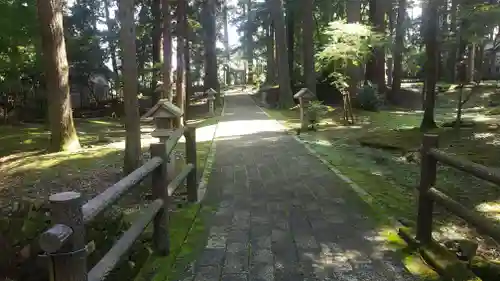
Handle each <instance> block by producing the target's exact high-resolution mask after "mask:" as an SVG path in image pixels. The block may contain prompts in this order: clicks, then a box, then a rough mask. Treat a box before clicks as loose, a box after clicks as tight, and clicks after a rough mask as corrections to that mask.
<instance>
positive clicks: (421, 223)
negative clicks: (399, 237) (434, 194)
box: [416, 134, 438, 244]
mask: <svg viewBox="0 0 500 281" xmlns="http://www.w3.org/2000/svg"><path fill="white" fill-rule="evenodd" d="M437 147H438V136H437V135H429V134H425V135H424V138H423V141H422V147H421V150H420V154H421V164H420V185H419V190H418V191H419V195H418V216H417V237H416V238H417V240H419V241H420V242H422V243H424V244H425V243H428V242H431V240H432V212H433V207H434V201H433V200H432V198H431V196H429V194H428V191H429V189H430V188H431V187H433V186H434V185H435V184H436V172H437V160H436V159H435V158H434V157H433V156H432V155H430V154H429V151H430V150H431V149H432V148H437Z"/></svg>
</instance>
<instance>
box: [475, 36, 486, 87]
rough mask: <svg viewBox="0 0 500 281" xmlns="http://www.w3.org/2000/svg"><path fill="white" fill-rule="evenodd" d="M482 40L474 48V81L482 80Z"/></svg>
mask: <svg viewBox="0 0 500 281" xmlns="http://www.w3.org/2000/svg"><path fill="white" fill-rule="evenodd" d="M484 44H485V43H484V42H481V43H479V46H478V47H477V49H476V54H477V55H476V61H475V64H476V70H477V72H476V75H474V81H475V82H476V83H479V82H481V80H483V72H484V71H483V67H484V65H483V64H484V47H485V46H484Z"/></svg>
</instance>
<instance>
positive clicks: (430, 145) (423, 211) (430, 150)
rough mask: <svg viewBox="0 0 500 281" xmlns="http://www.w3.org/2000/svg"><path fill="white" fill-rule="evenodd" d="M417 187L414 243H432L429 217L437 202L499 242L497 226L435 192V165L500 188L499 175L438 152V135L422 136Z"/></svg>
mask: <svg viewBox="0 0 500 281" xmlns="http://www.w3.org/2000/svg"><path fill="white" fill-rule="evenodd" d="M420 153H421V167H420V186H419V197H418V217H417V237H416V238H417V240H419V241H420V242H421V243H428V242H431V240H432V221H433V220H432V214H433V207H434V203H437V204H439V205H441V206H443V207H444V208H446V209H447V210H448V211H450V212H451V213H452V214H454V215H456V216H458V217H460V218H462V219H463V220H465V221H466V222H467V223H469V224H471V225H473V226H474V227H475V228H476V229H477V230H479V231H480V232H482V233H483V234H485V235H488V236H490V237H491V238H493V239H494V240H495V241H496V242H498V243H500V226H499V225H498V224H497V223H496V222H495V221H493V220H490V219H488V218H486V217H484V216H483V215H481V214H480V213H478V212H476V211H472V210H469V209H467V208H466V207H464V206H463V205H461V204H460V203H458V202H457V201H455V200H453V199H452V198H450V197H449V196H448V195H446V194H444V193H443V192H441V191H439V190H438V189H436V188H435V187H434V186H435V185H436V174H437V163H438V162H441V163H443V164H446V165H448V166H450V167H453V168H455V169H458V170H460V171H464V172H466V173H469V174H471V175H473V176H475V177H477V178H479V179H482V180H486V181H489V182H492V183H495V184H497V185H500V174H499V173H498V172H497V171H495V170H493V169H491V168H488V167H486V166H483V165H479V164H477V163H473V162H471V161H468V160H465V159H460V158H458V157H456V156H452V155H449V154H447V153H445V152H443V151H441V150H439V149H438V136H437V135H430V134H426V135H424V138H423V141H422V147H421V151H420Z"/></svg>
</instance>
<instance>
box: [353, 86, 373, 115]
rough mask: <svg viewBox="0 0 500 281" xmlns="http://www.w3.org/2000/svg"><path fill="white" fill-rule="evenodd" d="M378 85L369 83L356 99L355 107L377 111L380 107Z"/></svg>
mask: <svg viewBox="0 0 500 281" xmlns="http://www.w3.org/2000/svg"><path fill="white" fill-rule="evenodd" d="M377 92H378V90H377V85H372V84H370V83H367V84H366V85H364V86H363V87H362V88H361V89H360V90H359V91H358V93H357V95H356V96H355V97H354V104H353V105H354V106H355V107H357V108H360V109H363V110H368V111H376V110H377V109H378V107H379V100H378V97H377Z"/></svg>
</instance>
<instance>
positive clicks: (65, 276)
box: [39, 127, 198, 281]
mask: <svg viewBox="0 0 500 281" xmlns="http://www.w3.org/2000/svg"><path fill="white" fill-rule="evenodd" d="M182 135H184V136H185V138H186V162H187V165H186V166H185V168H184V169H183V170H182V171H181V172H180V173H179V175H177V176H176V177H175V178H174V179H173V180H172V181H171V182H170V183H169V182H167V162H168V159H169V157H170V155H171V154H172V151H173V150H174V147H175V146H176V145H177V143H178V141H179V139H180V138H181V137H182ZM150 149H151V159H150V160H149V161H148V162H146V163H145V164H144V165H142V166H141V167H140V168H138V169H136V170H135V171H133V172H132V173H130V174H129V175H127V176H126V177H124V178H123V179H121V180H120V181H118V182H117V183H115V184H114V185H112V186H111V187H109V188H108V189H106V190H105V191H104V192H102V193H101V194H99V195H97V196H96V197H94V198H93V199H91V200H90V201H88V202H87V203H85V204H83V202H82V197H81V195H80V194H79V193H77V192H63V193H58V194H54V195H52V196H50V199H49V201H50V215H51V223H52V224H53V226H52V227H51V228H50V229H48V230H47V231H45V232H44V233H42V234H41V235H40V237H39V243H40V246H41V249H42V250H43V251H45V255H46V256H47V257H49V258H50V268H49V270H50V275H51V276H50V277H51V280H52V281H97V280H103V279H104V277H105V276H106V275H107V274H108V273H109V272H111V270H113V268H115V266H116V265H117V264H118V262H119V261H120V259H121V257H122V256H123V255H124V254H125V253H126V252H127V251H128V250H129V249H130V247H131V246H132V244H133V243H134V242H135V241H136V240H137V238H138V237H139V235H141V233H142V232H143V231H144V229H145V228H146V227H147V226H148V224H149V223H150V222H151V221H153V250H154V251H155V253H157V254H159V255H168V254H169V234H168V232H169V230H168V202H169V197H170V196H171V195H172V194H173V193H174V192H175V191H176V189H177V188H179V187H180V186H181V185H182V183H183V182H184V181H186V185H187V196H188V201H189V202H196V201H197V192H198V191H197V184H198V183H197V176H196V136H195V128H194V127H185V128H180V129H177V130H176V131H175V132H174V133H173V134H172V136H171V137H170V138H169V139H168V140H167V141H166V143H156V144H151V148H150ZM149 175H151V178H152V186H151V188H152V195H153V200H154V201H153V202H151V203H150V204H149V205H148V206H147V207H146V208H145V209H144V210H143V212H142V214H141V215H140V216H139V217H138V218H137V219H136V220H135V221H134V222H133V223H132V225H131V227H130V228H129V229H128V230H127V231H126V232H125V233H124V234H123V236H122V237H121V238H120V239H119V240H118V241H116V243H115V244H114V245H113V247H112V248H111V249H110V250H109V251H108V252H107V253H106V254H105V255H104V257H103V258H102V259H101V260H100V261H99V262H98V263H97V264H96V265H95V266H94V267H93V268H92V269H91V270H90V271H89V272H87V256H88V255H89V254H90V253H91V252H92V251H93V248H94V247H95V246H94V245H93V244H92V243H89V244H87V245H86V244H85V224H87V223H89V222H91V221H92V220H93V219H94V218H95V217H96V216H97V215H98V214H100V213H101V212H102V211H104V210H105V209H107V208H108V207H110V206H111V205H113V204H114V203H115V202H116V201H117V200H118V199H120V198H121V197H122V196H123V195H124V194H126V193H127V192H128V191H130V189H131V188H132V187H134V186H136V185H137V184H138V183H140V182H141V181H142V180H144V179H145V178H146V177H148V176H149Z"/></svg>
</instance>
